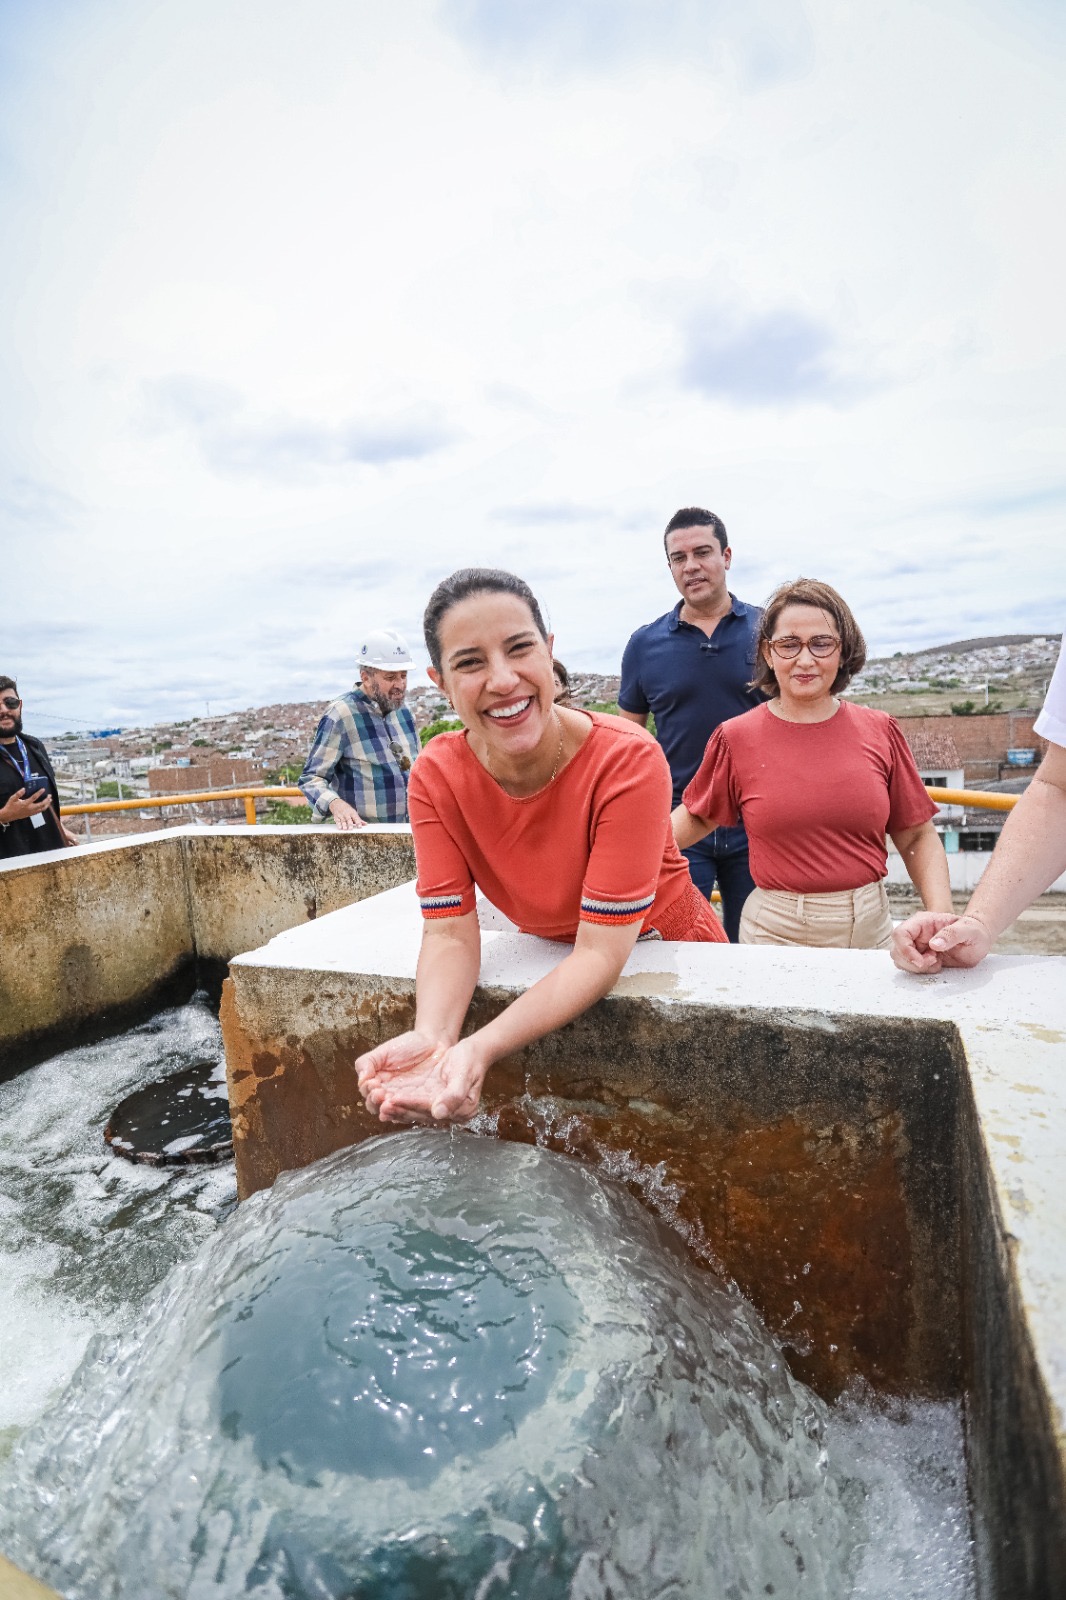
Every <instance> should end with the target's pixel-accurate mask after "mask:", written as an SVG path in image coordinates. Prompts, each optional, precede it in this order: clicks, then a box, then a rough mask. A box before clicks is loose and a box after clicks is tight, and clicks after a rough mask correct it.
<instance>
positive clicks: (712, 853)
mask: <svg viewBox="0 0 1066 1600" xmlns="http://www.w3.org/2000/svg"><path fill="white" fill-rule="evenodd" d="M681 853H682V855H683V856H684V858H685V860H686V861H687V862H688V869H689V872H690V873H691V874H692V881H693V883H694V884H695V885H696V888H697V889H698V890H699V891H700V894H702V895H703V896H704V898H705V899H707V900H709V899H710V898H711V890H712V889H713V888H714V885H715V881H716V880H717V883H718V888H719V890H720V892H721V896H722V920H723V922H724V923H725V931H726V934H727V935H728V937H729V942H730V944H736V943H737V940H738V939H739V937H740V913H741V912H742V911H743V909H744V902H745V900H746V899H747V898H748V896H749V894H750V893H751V891H752V890H753V889H754V887H755V884H754V883H753V882H752V876H751V871H750V869H749V867H748V836H747V834H746V833H745V832H744V829H743V828H714V829H713V830H712V831H711V832H710V833H709V834H708V835H707V837H706V838H705V839H701V840H700V842H699V844H694V845H692V846H691V848H690V849H688V850H683V851H682V852H681Z"/></svg>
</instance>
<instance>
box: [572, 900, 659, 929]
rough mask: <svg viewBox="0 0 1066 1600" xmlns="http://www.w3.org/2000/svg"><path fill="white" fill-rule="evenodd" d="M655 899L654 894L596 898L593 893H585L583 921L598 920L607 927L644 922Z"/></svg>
mask: <svg viewBox="0 0 1066 1600" xmlns="http://www.w3.org/2000/svg"><path fill="white" fill-rule="evenodd" d="M654 901H655V896H654V894H648V895H643V896H642V897H641V898H640V899H639V900H599V899H596V900H594V899H593V898H592V897H591V895H587V894H583V895H582V896H581V921H582V922H598V923H600V924H602V925H604V926H606V927H612V926H615V925H620V924H622V923H626V922H643V921H644V918H645V917H646V916H647V914H648V912H649V911H650V910H651V908H652V905H653V904H654Z"/></svg>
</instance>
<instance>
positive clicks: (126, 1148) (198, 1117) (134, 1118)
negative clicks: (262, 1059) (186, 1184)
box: [104, 1061, 233, 1167]
mask: <svg viewBox="0 0 1066 1600" xmlns="http://www.w3.org/2000/svg"><path fill="white" fill-rule="evenodd" d="M104 1138H105V1139H106V1141H107V1143H108V1144H109V1145H110V1146H111V1149H112V1150H113V1152H114V1153H115V1155H117V1156H122V1157H123V1158H124V1159H125V1160H126V1161H142V1162H146V1163H148V1164H149V1165H151V1166H156V1167H170V1166H183V1165H188V1164H192V1163H209V1162H214V1161H226V1160H228V1159H229V1158H230V1157H231V1156H232V1155H233V1129H232V1127H231V1125H230V1115H229V1098H228V1096H227V1093H226V1069H225V1066H224V1064H222V1063H221V1062H217V1061H198V1062H196V1064H195V1065H194V1066H191V1067H185V1068H184V1069H183V1070H182V1071H181V1072H174V1073H172V1074H171V1075H170V1077H168V1078H158V1079H157V1080H156V1081H155V1083H150V1084H148V1085H147V1086H146V1087H145V1088H143V1089H138V1090H136V1091H135V1093H133V1094H131V1095H127V1096H126V1098H125V1100H122V1101H120V1103H119V1104H118V1105H117V1106H116V1107H115V1109H114V1111H113V1112H112V1113H111V1120H110V1121H109V1122H108V1124H107V1127H106V1128H105V1129H104Z"/></svg>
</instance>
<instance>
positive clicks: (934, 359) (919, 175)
mask: <svg viewBox="0 0 1066 1600" xmlns="http://www.w3.org/2000/svg"><path fill="white" fill-rule="evenodd" d="M1064 66H1066V12H1064V10H1063V8H1062V7H1061V5H1060V4H1059V3H1058V0H919V3H915V0H895V3H894V4H892V5H890V6H889V5H861V6H857V5H849V4H846V3H845V0H811V3H806V4H802V5H801V4H798V3H795V0H745V3H744V5H742V6H741V5H726V4H723V3H722V0H715V3H712V0H395V3H394V4H391V5H382V4H381V3H380V0H304V3H302V4H301V5H299V6H297V5H294V4H293V3H292V0H152V3H146V0H49V3H48V4H47V5H40V4H39V3H37V0H0V216H2V218H3V236H4V241H5V243H4V249H3V252H2V253H0V308H2V311H0V341H2V345H0V410H2V414H3V418H4V426H3V428H2V430H0V541H2V549H3V561H2V573H3V583H2V586H0V595H2V597H3V605H2V608H0V617H2V621H0V630H2V649H0V671H7V672H10V673H12V674H13V675H15V676H17V677H18V679H19V682H20V686H21V687H22V689H23V692H24V695H25V698H26V699H27V702H28V712H29V715H28V717H27V722H28V725H30V726H33V727H36V728H37V729H38V730H39V731H42V732H53V731H56V730H57V729H58V728H60V727H76V726H79V725H80V724H82V723H91V724H99V723H110V722H124V723H134V722H137V721H141V720H144V719H149V718H155V717H170V716H173V717H183V716H189V715H192V714H197V713H200V712H202V711H203V709H204V706H205V703H206V702H207V701H210V702H211V706H212V710H216V709H219V710H220V709H235V708H239V707H244V706H247V705H250V704H257V703H264V702H267V701H270V700H277V699H307V698H312V697H318V696H323V695H328V694H332V693H334V692H336V691H338V690H340V689H344V688H346V687H348V685H349V684H350V682H351V679H352V676H353V666H352V663H353V656H354V649H355V645H356V642H357V640H358V639H359V636H360V634H361V633H362V632H364V631H365V630H366V629H368V628H371V627H373V626H375V625H381V624H389V625H393V626H398V627H400V628H401V629H402V630H403V631H405V632H406V633H407V634H408V635H409V638H410V640H411V642H412V644H413V645H414V644H415V643H416V641H417V645H418V649H417V652H416V653H417V657H418V660H419V661H424V660H425V655H424V652H423V651H422V649H421V640H420V637H419V617H420V615H421V609H422V606H423V604H424V602H425V599H426V597H427V596H428V593H429V591H430V589H431V588H432V586H433V584H434V582H435V581H436V580H437V579H438V578H440V577H442V576H444V575H445V574H446V573H448V572H449V571H451V570H452V569H454V568H455V567H457V566H460V565H467V564H489V565H502V566H509V567H511V568H513V569H514V570H516V571H518V572H520V573H521V574H522V575H523V576H525V577H526V578H528V579H529V581H530V582H531V583H532V584H533V585H534V587H535V589H536V590H537V592H538V594H539V595H540V596H541V598H542V600H543V603H544V605H545V608H546V610H547V612H548V613H549V615H550V618H551V620H552V623H553V624H554V628H555V633H556V649H557V652H558V654H559V655H561V657H562V658H563V659H564V660H565V661H566V662H567V664H568V665H570V666H572V667H576V668H596V669H601V670H616V669H617V664H618V661H619V657H620V654H621V650H622V647H623V645H624V643H625V641H626V639H627V637H628V635H629V633H630V632H631V631H632V629H633V628H634V627H636V626H637V625H639V624H640V623H641V622H644V621H647V620H649V619H650V618H651V617H653V616H656V615H658V614H660V613H661V612H663V611H665V610H666V609H667V608H668V606H669V605H670V604H671V603H672V602H673V599H675V598H676V596H675V595H674V592H673V590H672V587H671V585H670V581H669V576H668V573H667V571H666V567H665V563H664V558H663V554H662V545H661V532H662V528H663V526H664V524H665V522H666V520H667V518H668V517H669V516H670V515H671V513H672V512H673V511H674V510H675V509H676V508H677V507H678V506H680V505H686V504H697V505H705V506H709V507H711V508H712V509H714V510H716V511H717V512H718V513H719V514H720V515H721V516H722V517H723V518H724V520H725V522H726V525H727V527H728V528H729V531H730V535H731V541H732V544H733V549H734V566H733V576H734V579H735V583H734V588H735V591H736V592H737V593H738V594H740V595H741V596H742V597H743V598H744V599H749V600H760V599H762V598H763V597H764V596H765V595H766V593H767V592H768V591H769V589H770V588H771V587H772V586H773V585H774V583H775V582H777V581H780V580H781V579H783V578H786V577H791V576H795V575H797V574H799V573H804V574H806V575H808V576H813V577H819V578H824V579H827V580H828V581H830V582H831V583H834V584H836V585H837V586H838V587H839V588H840V589H841V590H842V591H843V592H844V594H845V595H846V597H847V598H848V599H849V600H850V601H851V603H852V604H853V606H854V607H855V609H856V611H857V613H858V614H859V617H860V620H861V622H862V623H863V625H864V627H865V629H866V632H867V636H868V639H869V640H870V643H871V645H872V647H873V648H874V650H875V651H877V652H882V651H892V650H897V649H901V648H907V647H916V646H919V645H923V644H930V643H936V642H938V641H941V642H942V641H946V640H950V639H955V638H961V637H968V636H972V635H975V634H982V633H999V632H1008V631H1011V632H1013V631H1044V630H1047V631H1060V630H1061V629H1062V628H1063V626H1064V623H1066V460H1064V454H1063V445H1064V442H1066V341H1064V338H1063V332H1064V322H1066V310H1064V300H1066V295H1064V288H1063V286H1064V283H1066V249H1064V233H1066V220H1064V219H1066V196H1064V193H1063V171H1064V166H1066V157H1064V151H1066V96H1064V95H1063V94H1062V82H1063V70H1064Z"/></svg>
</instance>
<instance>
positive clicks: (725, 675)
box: [618, 595, 766, 806]
mask: <svg viewBox="0 0 1066 1600" xmlns="http://www.w3.org/2000/svg"><path fill="white" fill-rule="evenodd" d="M729 598H730V600H732V602H733V609H732V610H731V611H729V612H727V613H726V615H725V616H724V617H722V618H721V620H720V621H719V623H718V626H717V627H716V628H715V630H714V632H713V633H712V634H711V637H710V638H709V639H708V637H707V635H706V634H705V633H704V631H703V629H702V628H696V627H693V625H692V623H690V622H682V620H681V607H682V605H683V604H684V601H683V600H679V601H678V602H677V605H676V606H675V607H674V609H673V610H672V611H668V612H667V613H666V615H665V616H664V617H656V619H655V621H654V622H649V623H647V624H646V625H645V626H644V627H643V628H638V629H637V631H636V633H634V634H633V636H632V638H631V639H630V641H629V643H628V644H627V645H626V648H625V654H624V655H623V656H622V686H621V688H620V689H619V691H618V704H619V707H620V708H621V710H623V711H635V712H638V713H639V714H641V715H643V714H644V713H646V712H648V711H650V712H651V713H652V715H653V716H654V718H655V732H656V735H657V737H658V740H659V743H660V744H661V745H662V747H663V753H664V755H665V756H666V759H667V762H668V763H669V766H670V773H671V776H672V777H673V780H674V801H673V803H674V805H675V806H676V805H678V804H679V802H680V800H681V795H682V792H683V791H684V789H685V787H686V785H687V784H688V783H689V781H690V779H691V778H692V777H693V775H694V774H695V771H696V768H697V767H698V766H699V764H700V762H701V761H702V760H703V752H704V750H705V749H706V748H707V740H708V739H709V738H710V737H711V734H712V733H713V732H714V730H715V728H717V726H718V724H719V723H720V722H728V721H729V718H730V717H739V716H740V715H741V713H742V712H744V711H750V710H751V709H752V707H753V706H761V705H762V704H763V702H764V700H765V698H766V697H765V695H763V694H760V693H759V692H758V691H757V690H754V689H749V688H748V684H749V683H750V682H751V679H752V675H753V674H754V671H755V645H756V640H757V639H758V635H759V619H760V617H761V616H762V612H761V611H760V609H759V607H758V606H749V605H747V604H745V602H744V601H743V600H738V599H736V597H735V596H734V595H730V596H729Z"/></svg>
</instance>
